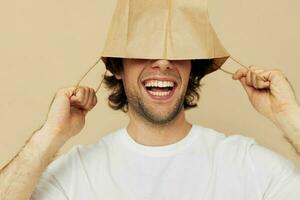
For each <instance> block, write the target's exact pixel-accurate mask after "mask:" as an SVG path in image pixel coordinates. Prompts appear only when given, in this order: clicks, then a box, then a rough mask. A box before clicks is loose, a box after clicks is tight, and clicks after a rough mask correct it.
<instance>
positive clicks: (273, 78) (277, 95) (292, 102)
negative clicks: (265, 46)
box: [232, 66, 300, 155]
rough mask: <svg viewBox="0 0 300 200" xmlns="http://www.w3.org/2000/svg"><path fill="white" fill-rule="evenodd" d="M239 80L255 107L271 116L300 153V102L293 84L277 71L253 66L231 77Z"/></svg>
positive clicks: (263, 113) (265, 114) (268, 116)
mask: <svg viewBox="0 0 300 200" xmlns="http://www.w3.org/2000/svg"><path fill="white" fill-rule="evenodd" d="M232 78H233V79H234V80H239V81H240V82H241V84H242V86H243V87H244V89H245V91H246V92H247V94H248V97H249V100H250V102H251V104H252V105H253V107H254V108H255V109H256V110H257V111H258V112H259V113H260V114H262V115H263V116H265V117H266V118H268V119H270V120H271V121H272V122H273V123H274V124H275V125H276V126H277V127H278V128H279V129H280V130H282V131H283V133H284V136H285V138H286V139H288V140H289V142H290V143H291V144H292V145H293V147H294V148H295V149H296V151H297V152H298V154H299V155H300V105H299V103H298V100H297V98H296V94H295V92H294V90H293V87H292V85H291V84H290V82H289V81H288V79H287V78H286V76H285V75H284V74H283V73H282V72H281V71H278V70H263V69H261V68H258V67H255V66H251V67H250V69H249V70H247V69H240V70H238V71H237V72H236V73H235V74H234V75H233V77H232Z"/></svg>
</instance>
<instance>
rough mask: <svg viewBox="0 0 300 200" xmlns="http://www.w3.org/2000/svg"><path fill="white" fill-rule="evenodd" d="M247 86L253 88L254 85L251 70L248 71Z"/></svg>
mask: <svg viewBox="0 0 300 200" xmlns="http://www.w3.org/2000/svg"><path fill="white" fill-rule="evenodd" d="M246 84H247V85H248V86H253V84H252V78H251V71H250V70H248V71H247V75H246Z"/></svg>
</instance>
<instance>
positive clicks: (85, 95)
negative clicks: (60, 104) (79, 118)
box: [82, 87, 90, 108]
mask: <svg viewBox="0 0 300 200" xmlns="http://www.w3.org/2000/svg"><path fill="white" fill-rule="evenodd" d="M84 91H85V94H84V99H83V102H82V105H83V107H84V108H86V104H87V102H88V100H89V96H90V89H89V88H88V87H84Z"/></svg>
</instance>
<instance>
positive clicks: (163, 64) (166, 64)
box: [152, 60, 173, 71]
mask: <svg viewBox="0 0 300 200" xmlns="http://www.w3.org/2000/svg"><path fill="white" fill-rule="evenodd" d="M152 67H153V68H159V69H161V70H162V71H165V70H167V69H172V68H173V67H172V63H171V61H170V60H155V61H154V62H153V63H152Z"/></svg>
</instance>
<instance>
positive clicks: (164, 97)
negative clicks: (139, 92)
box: [141, 76, 178, 103]
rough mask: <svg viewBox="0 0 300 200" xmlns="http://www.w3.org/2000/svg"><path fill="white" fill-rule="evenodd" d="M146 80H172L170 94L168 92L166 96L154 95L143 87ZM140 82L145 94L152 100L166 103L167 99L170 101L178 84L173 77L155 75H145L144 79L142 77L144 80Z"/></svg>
mask: <svg viewBox="0 0 300 200" xmlns="http://www.w3.org/2000/svg"><path fill="white" fill-rule="evenodd" d="M148 80H158V81H172V82H173V83H174V87H173V89H172V90H171V92H170V94H168V95H167V96H154V95H152V94H151V93H150V92H149V91H148V90H147V88H146V87H145V82H146V81H148ZM141 84H142V86H143V89H144V91H145V93H146V94H147V96H149V97H150V98H151V99H152V100H156V101H158V102H160V103H166V102H168V101H171V100H172V96H173V95H174V93H175V91H176V89H177V86H178V83H177V81H176V80H175V79H173V78H170V77H157V76H155V77H147V78H146V79H144V80H142V81H141Z"/></svg>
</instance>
